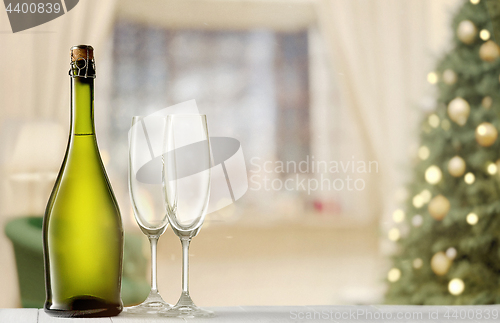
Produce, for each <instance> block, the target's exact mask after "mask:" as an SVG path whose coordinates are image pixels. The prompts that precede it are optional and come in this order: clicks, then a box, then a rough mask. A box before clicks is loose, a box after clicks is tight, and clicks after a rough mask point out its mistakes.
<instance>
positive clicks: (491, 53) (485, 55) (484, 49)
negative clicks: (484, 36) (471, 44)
mask: <svg viewBox="0 0 500 323" xmlns="http://www.w3.org/2000/svg"><path fill="white" fill-rule="evenodd" d="M479 57H481V59H482V60H483V61H485V62H493V61H495V60H496V59H497V58H498V57H500V48H499V47H498V45H497V44H496V43H495V42H494V41H492V40H488V41H487V42H485V43H484V44H482V45H481V47H479Z"/></svg>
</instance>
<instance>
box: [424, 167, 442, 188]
mask: <svg viewBox="0 0 500 323" xmlns="http://www.w3.org/2000/svg"><path fill="white" fill-rule="evenodd" d="M441 178H443V174H442V173H441V169H439V167H437V166H436V165H432V166H429V168H427V170H426V171H425V180H426V181H427V183H429V184H432V185H435V184H437V183H439V182H440V181H441Z"/></svg>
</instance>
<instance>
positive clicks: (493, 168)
mask: <svg viewBox="0 0 500 323" xmlns="http://www.w3.org/2000/svg"><path fill="white" fill-rule="evenodd" d="M486 170H487V171H488V174H490V175H495V174H496V173H497V171H498V168H497V165H496V164H494V163H490V164H489V165H488V167H487V168H486Z"/></svg>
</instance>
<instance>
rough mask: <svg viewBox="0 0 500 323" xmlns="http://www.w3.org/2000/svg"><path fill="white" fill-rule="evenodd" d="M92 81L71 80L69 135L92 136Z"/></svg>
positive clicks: (93, 130)
mask: <svg viewBox="0 0 500 323" xmlns="http://www.w3.org/2000/svg"><path fill="white" fill-rule="evenodd" d="M94 133H95V129H94V79H93V78H85V77H78V76H77V77H72V78H71V134H72V135H93V134H94Z"/></svg>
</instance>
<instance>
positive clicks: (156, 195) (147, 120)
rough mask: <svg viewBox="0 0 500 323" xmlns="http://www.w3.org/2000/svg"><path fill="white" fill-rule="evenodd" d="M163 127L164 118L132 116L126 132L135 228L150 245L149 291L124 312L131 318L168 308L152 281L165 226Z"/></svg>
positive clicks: (154, 282)
mask: <svg viewBox="0 0 500 323" xmlns="http://www.w3.org/2000/svg"><path fill="white" fill-rule="evenodd" d="M164 126H165V118H164V117H155V116H149V117H140V116H136V117H133V118H132V126H131V128H130V132H129V168H128V170H129V172H128V178H129V192H130V198H131V200H132V206H133V210H134V215H135V219H136V221H137V224H138V225H139V227H140V228H141V230H142V232H143V233H144V234H145V235H146V236H147V237H148V239H149V242H150V244H151V291H150V293H149V295H148V297H147V298H146V300H145V301H144V302H142V303H141V304H139V305H136V306H132V307H127V308H125V309H124V311H125V312H126V313H131V314H155V313H158V312H159V311H160V310H165V309H169V308H171V307H172V305H170V304H168V303H166V302H165V301H164V300H163V298H162V297H161V295H160V294H159V292H158V285H157V279H156V278H157V273H156V272H157V271H156V270H157V264H156V254H157V252H156V247H157V243H158V239H159V238H160V236H161V235H162V234H163V232H165V230H166V228H167V225H168V219H167V215H166V212H165V205H164V203H165V202H164V196H163V188H162V181H161V176H162V169H163V167H162V154H163V151H161V149H162V142H163V139H162V138H163V134H164V133H165V130H164ZM158 142H159V143H160V144H159V145H158V144H157V143H158ZM158 148H159V149H158Z"/></svg>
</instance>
